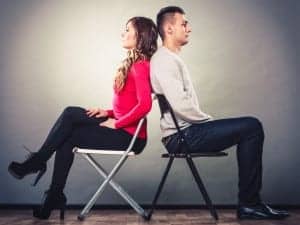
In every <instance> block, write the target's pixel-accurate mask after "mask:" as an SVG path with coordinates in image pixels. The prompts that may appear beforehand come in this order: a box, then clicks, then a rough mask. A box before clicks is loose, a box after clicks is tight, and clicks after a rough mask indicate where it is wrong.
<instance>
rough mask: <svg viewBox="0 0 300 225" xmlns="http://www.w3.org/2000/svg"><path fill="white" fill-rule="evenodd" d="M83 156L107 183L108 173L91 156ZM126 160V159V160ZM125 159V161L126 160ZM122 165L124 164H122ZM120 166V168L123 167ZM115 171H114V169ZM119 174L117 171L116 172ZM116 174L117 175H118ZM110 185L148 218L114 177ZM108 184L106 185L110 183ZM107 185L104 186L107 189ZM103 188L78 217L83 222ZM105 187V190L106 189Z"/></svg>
mask: <svg viewBox="0 0 300 225" xmlns="http://www.w3.org/2000/svg"><path fill="white" fill-rule="evenodd" d="M83 156H84V157H85V158H86V159H87V160H88V162H89V163H90V164H91V165H92V166H93V167H94V168H95V169H96V170H97V172H98V173H99V174H100V175H101V176H102V177H104V178H105V181H104V182H106V181H107V180H108V177H109V175H107V172H106V171H105V170H104V169H103V168H102V167H101V166H100V165H99V164H98V163H97V162H96V160H94V159H93V158H92V157H91V156H90V155H89V154H83ZM125 159H126V158H125ZM125 159H124V160H125ZM121 165H122V164H121ZM121 165H120V166H121ZM116 167H117V166H116ZM113 170H114V169H113ZM116 172H117V171H116ZM116 172H115V173H116ZM111 173H112V172H111ZM104 182H103V183H102V185H101V187H102V186H103V184H104ZM108 182H109V184H110V185H111V186H112V187H113V188H114V189H115V190H116V191H117V192H118V193H119V194H120V196H121V197H123V198H124V200H125V201H127V202H128V203H129V204H130V205H131V206H132V208H133V209H134V210H135V211H136V212H137V213H138V214H139V215H140V216H142V217H143V218H146V212H145V210H144V209H143V208H142V207H141V206H140V205H139V204H138V203H137V202H135V201H134V200H133V199H132V198H131V197H130V196H129V194H128V193H127V192H126V191H125V190H124V189H123V188H122V187H121V186H120V185H119V184H117V183H115V182H114V181H113V180H112V177H111V178H110V179H109V180H108ZM108 182H106V184H107V183H108ZM105 186H106V185H104V187H105ZM101 187H100V188H99V189H98V190H97V192H96V193H95V194H94V196H93V197H92V199H91V200H90V201H89V202H88V203H87V204H86V206H85V208H84V209H83V210H82V211H81V213H80V215H79V216H78V219H79V220H83V219H84V217H85V215H86V214H88V212H89V211H90V209H91V207H92V206H93V205H94V203H95V202H96V200H97V199H98V198H99V196H100V195H101V193H102V191H103V190H101ZM104 187H103V189H104Z"/></svg>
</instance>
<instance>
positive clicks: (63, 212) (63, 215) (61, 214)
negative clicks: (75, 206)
mask: <svg viewBox="0 0 300 225" xmlns="http://www.w3.org/2000/svg"><path fill="white" fill-rule="evenodd" d="M65 207H66V205H63V206H62V207H61V208H60V213H59V218H60V220H64V219H65Z"/></svg>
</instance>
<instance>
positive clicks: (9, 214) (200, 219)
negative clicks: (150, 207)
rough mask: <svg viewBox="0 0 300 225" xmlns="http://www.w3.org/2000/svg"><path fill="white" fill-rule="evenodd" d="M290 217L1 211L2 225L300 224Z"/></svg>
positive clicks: (298, 216)
mask: <svg viewBox="0 0 300 225" xmlns="http://www.w3.org/2000/svg"><path fill="white" fill-rule="evenodd" d="M289 212H290V213H291V216H290V217H289V218H288V219H286V220H282V221H276V220H268V221H245V220H244V221H239V220H237V219H236V217H235V210H232V209H224V210H218V213H219V217H220V218H219V221H218V222H215V221H214V220H213V219H212V217H211V216H210V214H209V213H208V211H207V210H202V209H192V210H157V211H155V213H154V214H153V217H152V219H151V221H149V222H147V221H144V220H143V219H142V218H141V217H139V216H138V215H137V214H136V213H135V212H134V211H133V210H92V211H91V212H90V214H89V216H88V217H87V218H86V219H85V220H84V221H78V220H77V215H78V213H79V210H68V211H66V214H65V220H64V221H60V220H59V213H58V211H54V212H53V213H52V215H51V217H50V218H49V220H38V219H34V218H33V217H32V215H31V214H32V212H31V210H0V225H15V224H17V225H47V224H51V225H54V224H65V225H77V224H78V225H119V224H121V225H142V224H147V225H196V224H201V225H208V224H216V225H239V224H242V225H299V224H300V209H297V210H289Z"/></svg>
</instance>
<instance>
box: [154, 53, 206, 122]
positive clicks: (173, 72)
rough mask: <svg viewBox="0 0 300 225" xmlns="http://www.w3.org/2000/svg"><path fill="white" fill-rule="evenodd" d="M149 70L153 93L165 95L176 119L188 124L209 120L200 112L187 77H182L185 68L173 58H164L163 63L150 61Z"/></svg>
mask: <svg viewBox="0 0 300 225" xmlns="http://www.w3.org/2000/svg"><path fill="white" fill-rule="evenodd" d="M151 70H152V74H153V76H151V82H152V85H153V89H154V91H156V90H157V91H159V92H161V94H164V95H165V97H166V98H167V99H168V101H169V103H170V104H171V106H172V108H173V109H174V112H175V114H176V115H177V116H178V117H180V118H181V119H183V120H185V121H187V122H189V123H197V122H201V121H203V120H207V119H209V118H211V117H210V116H209V115H207V114H206V113H204V112H202V111H201V110H200V107H199V103H198V99H197V96H196V93H195V90H194V88H193V85H192V82H191V81H190V78H189V77H184V72H183V71H184V70H185V68H184V67H181V66H180V65H179V64H178V63H177V62H176V61H175V59H174V58H172V57H170V56H167V57H164V60H163V63H159V62H158V61H153V62H152V61H151ZM155 89H156V90H155Z"/></svg>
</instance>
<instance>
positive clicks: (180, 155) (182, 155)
mask: <svg viewBox="0 0 300 225" xmlns="http://www.w3.org/2000/svg"><path fill="white" fill-rule="evenodd" d="M189 155H190V156H191V157H192V158H195V157H222V156H227V155H228V153H226V152H199V153H198V152H197V153H190V154H189ZM161 157H162V158H170V157H175V158H186V154H185V153H172V154H170V153H164V154H162V155H161Z"/></svg>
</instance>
